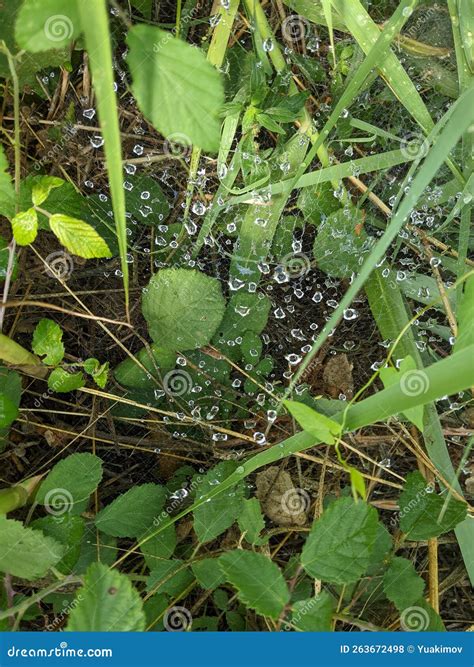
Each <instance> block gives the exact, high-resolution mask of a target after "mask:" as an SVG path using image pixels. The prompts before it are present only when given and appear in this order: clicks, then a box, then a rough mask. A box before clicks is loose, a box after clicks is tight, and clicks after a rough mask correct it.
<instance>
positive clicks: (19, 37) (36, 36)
mask: <svg viewBox="0 0 474 667" xmlns="http://www.w3.org/2000/svg"><path fill="white" fill-rule="evenodd" d="M80 32H81V27H80V22H79V16H78V12H77V7H76V1H75V0H24V2H23V4H22V6H21V8H20V11H19V12H18V16H17V19H16V23H15V38H16V41H17V42H18V44H19V46H20V47H21V48H22V49H25V51H30V52H32V53H37V52H39V51H49V50H50V49H61V48H64V47H65V46H67V45H68V44H69V43H70V42H71V41H72V40H73V39H76V37H78V35H79V34H80Z"/></svg>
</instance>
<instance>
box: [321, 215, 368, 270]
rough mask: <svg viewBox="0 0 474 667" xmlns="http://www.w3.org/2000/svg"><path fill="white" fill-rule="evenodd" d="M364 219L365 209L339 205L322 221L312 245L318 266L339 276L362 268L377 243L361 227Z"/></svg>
mask: <svg viewBox="0 0 474 667" xmlns="http://www.w3.org/2000/svg"><path fill="white" fill-rule="evenodd" d="M362 223H363V217H362V213H361V212H360V211H359V210H358V209H356V208H354V207H351V208H344V209H339V210H338V211H336V212H335V213H331V215H329V216H328V217H327V218H326V220H325V221H324V222H323V223H321V225H320V227H319V229H318V235H317V236H316V239H315V241H314V249H313V252H314V258H315V259H316V262H317V265H318V268H320V269H321V270H322V271H324V272H325V273H327V274H328V275H330V276H333V277H336V278H350V276H351V274H352V273H358V272H359V270H360V268H361V266H362V264H363V263H364V260H365V258H366V256H367V255H368V253H369V252H370V250H371V249H372V246H373V243H374V240H373V239H372V238H371V237H367V235H366V234H365V233H364V232H363V231H359V227H357V225H361V224H362Z"/></svg>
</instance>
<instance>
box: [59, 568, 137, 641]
mask: <svg viewBox="0 0 474 667" xmlns="http://www.w3.org/2000/svg"><path fill="white" fill-rule="evenodd" d="M71 606H72V605H71ZM144 629H145V614H144V611H143V605H142V601H141V599H140V595H139V594H138V591H137V590H136V589H135V588H134V587H133V586H132V584H131V583H130V581H129V579H128V577H127V576H126V575H125V574H121V573H120V572H118V571H117V570H109V568H108V567H107V566H106V565H102V564H100V563H94V564H93V565H91V566H90V567H89V569H88V570H87V573H86V575H85V577H84V586H83V587H82V588H81V589H80V590H79V591H78V594H77V598H76V601H75V606H73V608H72V610H71V612H70V614H69V622H68V624H67V628H66V630H69V631H71V632H142V631H143V630H144Z"/></svg>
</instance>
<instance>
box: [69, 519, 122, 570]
mask: <svg viewBox="0 0 474 667" xmlns="http://www.w3.org/2000/svg"><path fill="white" fill-rule="evenodd" d="M118 555H119V554H118V549H117V538H116V537H112V536H111V535H105V534H104V533H101V532H99V531H98V530H97V528H96V527H95V525H94V523H93V522H92V521H89V522H87V523H86V525H85V528H84V535H83V537H82V544H81V553H80V556H79V560H78V561H77V562H76V564H75V565H74V572H76V573H77V574H84V572H86V570H87V569H88V567H89V566H90V565H92V563H96V562H97V561H98V562H99V563H103V564H104V565H112V564H113V562H114V561H115V560H116V559H117V558H118Z"/></svg>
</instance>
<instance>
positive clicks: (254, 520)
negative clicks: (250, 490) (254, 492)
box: [238, 498, 265, 544]
mask: <svg viewBox="0 0 474 667" xmlns="http://www.w3.org/2000/svg"><path fill="white" fill-rule="evenodd" d="M238 524H239V528H240V530H241V531H242V533H243V534H244V535H245V539H246V540H247V542H249V543H250V544H258V543H259V542H260V533H261V531H262V530H263V529H264V528H265V520H264V518H263V515H262V510H261V509H260V503H259V501H258V499H257V498H250V499H248V500H247V499H246V498H244V500H243V501H242V509H241V511H240V514H239V517H238Z"/></svg>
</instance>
